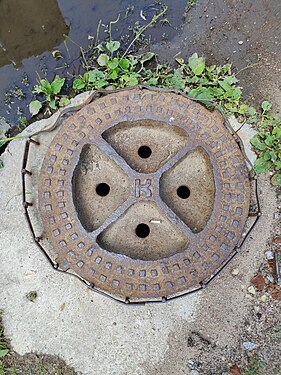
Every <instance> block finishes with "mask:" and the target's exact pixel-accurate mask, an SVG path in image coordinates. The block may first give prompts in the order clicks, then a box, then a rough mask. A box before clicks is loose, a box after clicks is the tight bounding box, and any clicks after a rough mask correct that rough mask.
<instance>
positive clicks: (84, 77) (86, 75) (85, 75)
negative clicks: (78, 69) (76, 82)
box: [83, 72, 89, 84]
mask: <svg viewBox="0 0 281 375" xmlns="http://www.w3.org/2000/svg"><path fill="white" fill-rule="evenodd" d="M83 81H84V82H85V84H87V83H88V82H89V73H88V72H87V73H84V74H83Z"/></svg>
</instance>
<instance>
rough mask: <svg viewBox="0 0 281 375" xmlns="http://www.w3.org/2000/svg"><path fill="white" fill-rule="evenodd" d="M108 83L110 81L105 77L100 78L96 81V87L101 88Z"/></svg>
mask: <svg viewBox="0 0 281 375" xmlns="http://www.w3.org/2000/svg"><path fill="white" fill-rule="evenodd" d="M106 85H108V82H107V81H105V80H104V79H99V80H98V81H96V83H95V87H96V88H97V89H101V88H102V87H104V86H106Z"/></svg>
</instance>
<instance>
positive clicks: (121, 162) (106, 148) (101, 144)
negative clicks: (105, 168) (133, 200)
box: [95, 137, 137, 177]
mask: <svg viewBox="0 0 281 375" xmlns="http://www.w3.org/2000/svg"><path fill="white" fill-rule="evenodd" d="M95 145H96V146H97V147H98V148H99V149H100V150H101V151H102V152H104V153H105V154H106V155H107V156H108V157H109V158H110V159H111V160H113V161H114V162H115V163H116V164H117V165H118V166H119V167H120V168H121V169H122V170H123V171H124V172H125V173H126V174H127V176H128V177H133V176H135V175H136V174H137V172H136V171H134V170H133V169H132V168H131V167H130V166H129V165H128V163H127V162H126V160H125V159H124V158H123V157H122V156H121V155H119V154H118V152H116V151H115V149H114V148H113V147H112V146H111V145H110V144H109V143H108V142H107V141H105V140H104V139H103V138H102V137H100V138H99V140H98V141H97V144H95Z"/></svg>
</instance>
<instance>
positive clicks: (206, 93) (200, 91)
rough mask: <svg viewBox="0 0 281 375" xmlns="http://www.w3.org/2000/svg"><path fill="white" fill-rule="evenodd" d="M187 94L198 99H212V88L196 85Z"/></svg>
mask: <svg viewBox="0 0 281 375" xmlns="http://www.w3.org/2000/svg"><path fill="white" fill-rule="evenodd" d="M188 96H191V97H193V98H198V99H214V90H213V89H212V88H207V87H198V88H197V89H193V90H190V91H189V92H188Z"/></svg>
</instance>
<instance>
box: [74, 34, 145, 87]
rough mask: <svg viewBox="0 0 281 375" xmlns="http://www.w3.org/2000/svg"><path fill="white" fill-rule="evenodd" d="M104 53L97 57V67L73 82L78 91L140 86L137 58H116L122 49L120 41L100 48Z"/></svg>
mask: <svg viewBox="0 0 281 375" xmlns="http://www.w3.org/2000/svg"><path fill="white" fill-rule="evenodd" d="M98 48H99V51H101V52H102V53H101V54H99V56H98V57H97V66H96V67H95V68H94V69H91V70H88V71H87V72H86V73H84V74H83V76H80V77H78V78H76V79H75V80H74V81H73V88H74V89H75V90H76V91H81V90H89V89H101V88H103V87H106V86H111V87H113V88H117V87H118V88H121V87H124V86H135V85H137V84H138V78H139V77H140V74H139V73H138V72H136V65H137V60H136V59H135V58H133V57H132V58H130V57H129V56H128V57H127V58H124V57H116V56H115V57H114V54H115V55H116V52H117V51H118V50H119V48H120V43H119V42H118V41H110V42H107V43H106V44H105V46H104V45H103V44H100V45H99V46H98Z"/></svg>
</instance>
